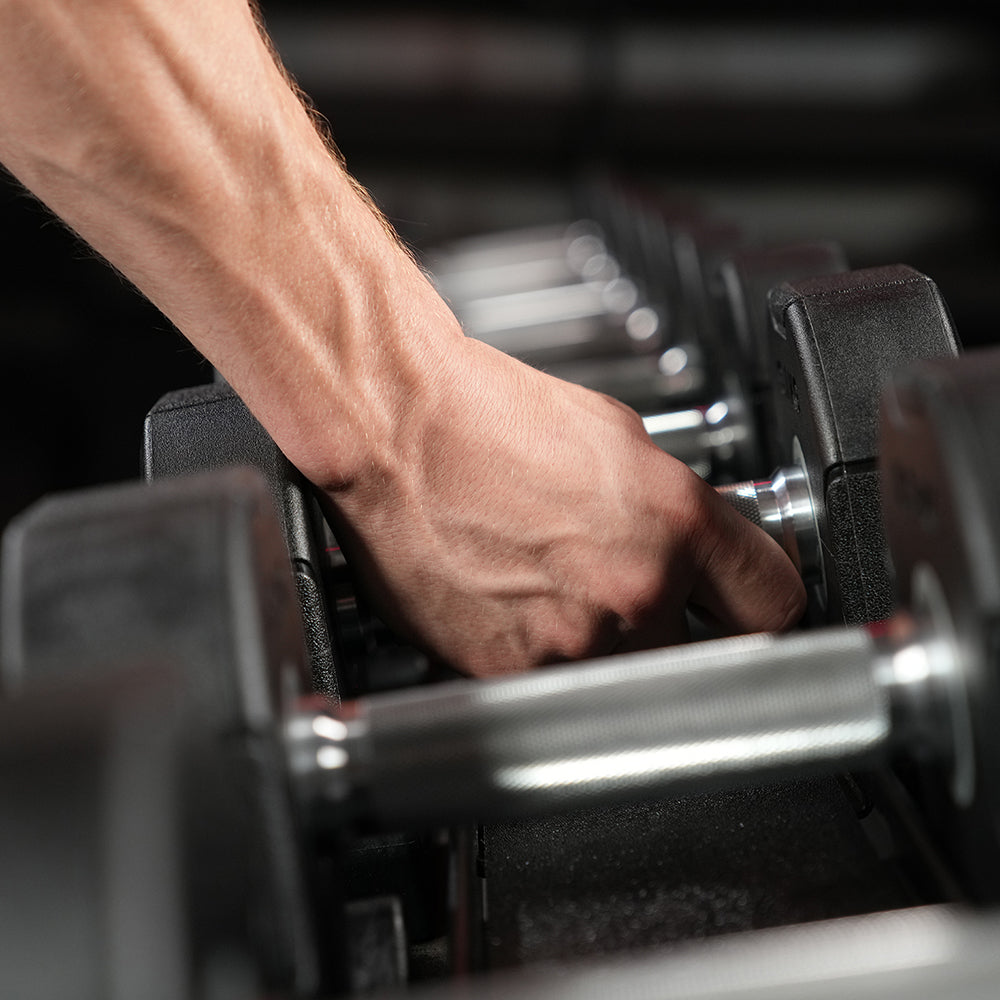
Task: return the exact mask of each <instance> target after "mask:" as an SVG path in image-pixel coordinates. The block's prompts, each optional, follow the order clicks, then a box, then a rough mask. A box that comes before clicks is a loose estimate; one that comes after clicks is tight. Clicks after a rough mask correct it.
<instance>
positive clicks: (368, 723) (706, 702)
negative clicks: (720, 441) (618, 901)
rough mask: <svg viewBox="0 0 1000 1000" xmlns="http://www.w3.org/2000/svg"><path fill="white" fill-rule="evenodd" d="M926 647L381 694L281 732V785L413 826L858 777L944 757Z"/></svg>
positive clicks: (624, 659)
mask: <svg viewBox="0 0 1000 1000" xmlns="http://www.w3.org/2000/svg"><path fill="white" fill-rule="evenodd" d="M937 649H938V647H937V646H935V645H934V644H933V643H928V642H926V641H925V640H923V639H921V638H919V637H917V636H916V633H915V629H914V627H913V626H911V625H910V623H909V620H908V619H900V620H899V621H898V622H896V623H895V625H894V626H893V628H890V629H886V628H884V627H872V628H854V629H845V628H836V629H826V630H819V631H815V632H809V633H803V634H799V635H792V636H785V637H776V636H771V635H755V636H744V637H739V638H734V639H722V640H716V641H712V642H705V643H699V644H695V645H688V646H681V647H675V648H671V649H665V650H657V651H652V652H643V653H634V654H627V655H622V656H616V657H611V658H608V659H604V660H595V661H592V662H590V663H587V664H577V665H572V666H567V667H559V668H553V669H550V670H545V671H540V672H536V673H533V674H530V675H526V676H519V677H516V678H511V679H505V680H498V681H489V682H483V681H468V682H455V683H451V684H448V685H446V686H441V687H431V688H423V689H416V690H409V691H405V692H399V693H394V694H390V695H379V696H377V697H372V698H369V699H362V700H359V701H356V702H354V703H351V704H347V705H345V706H344V708H343V710H342V712H341V713H340V714H339V715H338V717H336V718H333V717H331V716H329V715H328V714H326V713H325V712H320V713H318V714H314V713H311V712H310V711H308V710H307V711H305V712H303V713H302V714H300V715H299V716H297V717H296V718H294V719H292V720H291V722H290V724H289V730H288V731H289V747H290V753H291V761H292V771H293V774H295V775H296V776H297V780H298V783H299V788H300V789H301V791H302V793H303V795H304V797H305V798H306V799H308V800H309V801H311V802H313V803H315V802H317V801H319V802H325V803H327V804H330V803H333V804H335V807H336V810H337V814H338V815H340V816H341V817H342V816H343V815H344V814H345V809H347V808H348V803H352V804H353V807H354V808H355V809H360V810H361V811H362V812H363V813H366V814H370V815H372V816H374V817H377V818H378V820H379V821H380V822H383V823H397V822H400V823H410V822H423V821H430V820H433V821H434V822H441V821H444V820H447V819H455V818H487V817H495V816H509V815H522V814H531V813H538V812H549V811H553V810H560V809H566V808H572V807H574V806H579V805H583V804H587V805H592V804H598V803H601V802H606V801H615V800H620V799H624V798H634V797H642V796H644V795H647V794H652V793H654V792H661V793H662V792H663V791H664V790H669V791H678V792H684V793H687V792H692V791H702V790H707V789H711V788H716V787H719V786H723V785H727V784H735V783H739V782H742V781H745V780H748V779H750V778H752V779H753V780H754V781H761V780H768V779H772V778H777V777H781V776H792V775H796V776H797V775H802V774H810V773H816V772H824V771H825V772H829V771H830V770H833V769H841V768H843V769H850V768H856V767H868V766H871V765H873V764H874V763H876V762H878V761H882V760H885V759H886V757H887V755H888V754H889V752H890V751H891V749H892V748H893V746H894V744H895V742H897V740H915V739H919V741H920V743H921V745H922V746H923V747H924V749H925V750H926V749H930V750H931V752H936V753H937V754H938V756H939V758H940V757H941V756H947V754H948V753H949V752H950V750H949V742H948V732H947V726H946V725H941V724H940V722H939V719H938V714H939V713H938V706H940V704H941V702H942V697H941V695H940V692H938V691H937V690H930V688H929V687H928V685H932V684H934V683H935V681H934V679H935V678H937V679H940V678H941V677H942V676H944V675H946V674H947V672H948V670H949V669H950V667H949V666H948V665H947V663H945V664H944V667H943V668H942V663H940V662H938V663H935V664H933V665H931V664H930V662H929V658H930V657H931V656H932V655H933V656H938V655H939V653H938V651H937ZM917 688H919V690H917Z"/></svg>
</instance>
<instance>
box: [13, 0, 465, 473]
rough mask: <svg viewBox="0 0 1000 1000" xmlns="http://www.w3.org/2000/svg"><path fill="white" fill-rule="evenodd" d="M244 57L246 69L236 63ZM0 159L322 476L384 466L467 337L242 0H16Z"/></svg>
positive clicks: (285, 446) (288, 447)
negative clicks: (433, 380)
mask: <svg viewBox="0 0 1000 1000" xmlns="http://www.w3.org/2000/svg"><path fill="white" fill-rule="evenodd" d="M234 67H236V69H234ZM0 92H2V93H3V94H4V95H5V97H4V101H3V102H0V161H2V162H4V163H5V164H6V165H7V166H8V167H9V169H10V170H11V171H12V172H13V173H14V174H15V175H16V176H17V177H18V178H19V179H20V180H21V181H22V182H23V183H24V184H25V185H26V186H27V187H28V188H29V189H30V190H32V191H33V192H34V193H35V194H36V195H38V196H39V197H40V198H41V199H42V200H43V201H44V202H46V203H47V204H48V205H49V206H50V207H51V208H52V209H53V210H54V211H55V212H56V213H58V214H59V215H60V216H61V217H62V218H63V219H64V220H65V221H66V222H67V223H68V224H69V225H70V226H72V227H73V228H74V229H75V230H76V231H77V232H78V233H79V234H80V235H81V236H82V237H83V238H84V239H85V240H86V241H87V242H88V243H90V244H91V246H93V247H94V248H95V249H96V250H98V251H99V252H100V253H101V254H102V255H103V256H105V257H106V258H107V259H108V260H109V261H110V262H111V263H112V264H114V265H115V266H116V267H117V268H118V269H119V270H120V271H121V272H122V273H123V274H125V275H126V276H127V277H128V278H129V279H131V280H132V281H133V282H134V283H135V284H136V285H137V286H138V287H139V288H141V289H142V290H143V292H144V293H145V294H146V295H147V296H148V297H149V298H150V299H151V300H152V301H153V302H154V303H155V304H156V305H157V306H158V307H159V308H160V309H161V310H162V312H163V313H164V314H165V315H166V316H168V317H169V318H170V319H171V320H172V321H173V322H174V324H175V325H176V326H177V327H178V329H180V330H181V331H182V332H183V333H184V334H185V336H187V337H188V338H189V339H190V340H191V342H192V343H194V344H195V346H196V347H198V348H199V350H201V351H202V353H204V354H205V356H206V357H207V358H209V360H210V361H212V362H213V363H214V364H215V365H216V366H217V367H218V368H219V369H220V370H221V371H222V372H223V373H224V374H225V375H226V377H227V378H228V379H229V381H230V382H231V383H232V384H233V386H234V387H235V388H236V389H237V391H238V392H240V394H241V395H242V396H243V397H244V399H245V400H246V402H247V403H248V405H250V406H251V408H252V409H254V411H255V412H256V413H257V415H258V417H259V418H260V419H261V420H262V422H263V423H264V424H265V426H267V427H268V429H269V430H270V431H271V433H272V435H273V436H274V437H275V438H276V440H278V442H279V444H280V445H281V446H282V448H283V449H284V450H285V451H286V453H287V454H288V455H289V457H290V458H291V459H292V460H293V461H294V462H296V464H298V465H299V466H300V467H302V468H303V470H304V471H305V472H306V473H307V474H309V475H310V476H312V477H313V478H314V479H317V480H319V481H320V482H322V483H323V484H324V485H329V486H337V485H339V484H341V483H349V482H350V481H352V480H353V479H354V478H355V477H356V476H357V475H358V474H359V470H369V469H371V468H372V466H373V464H375V465H377V464H378V462H379V456H378V455H377V454H375V453H374V452H375V451H377V450H378V449H377V448H376V447H375V445H374V442H388V441H391V440H392V437H393V435H394V433H396V429H397V428H399V427H400V426H402V424H403V421H402V420H401V417H402V416H403V414H405V413H406V412H407V411H408V410H409V409H411V408H412V407H413V406H414V405H415V403H416V401H417V398H418V397H419V396H420V395H421V391H422V387H423V383H424V382H425V381H426V371H427V369H428V368H434V367H435V364H436V362H435V361H434V360H433V359H434V357H435V356H436V354H437V353H438V352H440V351H444V350H447V347H446V342H449V341H451V340H452V339H453V338H454V337H456V336H458V335H459V331H458V328H457V324H456V323H455V321H454V320H453V318H452V317H451V315H450V313H449V312H448V310H447V309H446V308H445V307H444V306H443V304H442V303H440V301H439V299H438V298H437V296H436V294H435V292H434V291H433V289H432V288H431V287H430V286H429V284H428V283H427V282H426V280H425V279H424V277H423V275H422V274H421V273H420V272H419V270H418V269H417V268H416V266H415V265H414V264H413V263H412V261H411V260H410V259H409V257H408V255H407V254H406V253H405V252H403V251H402V250H401V249H400V248H399V247H398V245H397V243H396V242H395V240H394V239H393V238H392V237H391V235H389V234H388V233H387V231H386V229H385V227H384V226H383V224H382V223H381V220H380V219H379V218H378V217H377V216H376V215H375V214H374V213H373V212H372V211H371V210H370V208H369V206H368V204H367V203H366V201H365V199H364V198H363V197H361V196H360V195H359V194H358V192H357V191H356V189H355V187H354V185H353V184H352V182H351V181H350V179H349V178H348V176H347V175H346V173H345V172H344V170H343V169H342V167H341V166H340V164H339V163H338V162H337V160H336V158H335V157H334V156H332V155H331V154H330V152H329V150H328V148H327V146H326V144H325V143H324V141H323V139H322V137H321V136H320V135H319V134H318V133H317V131H316V129H315V127H314V125H313V122H312V120H311V118H310V116H309V114H308V113H307V111H306V110H305V108H304V107H303V106H302V104H301V103H300V101H299V100H298V98H297V96H296V94H295V93H294V92H293V91H292V89H291V88H290V87H289V86H288V84H287V82H286V80H285V79H284V76H283V75H282V72H281V71H280V69H279V68H278V67H277V66H276V64H275V62H274V60H273V58H272V56H271V53H270V51H269V49H268V47H267V45H266V43H265V42H264V41H263V40H262V38H261V36H260V34H259V32H258V30H257V28H256V25H255V24H254V21H253V17H252V13H251V11H250V10H249V8H248V7H247V5H246V3H245V2H244V0H216V2H213V3H205V2H203V0H131V2H129V3H122V2H121V0H118V2H111V3H101V2H96V0H91V2H88V3H78V2H77V3H74V2H70V0H0Z"/></svg>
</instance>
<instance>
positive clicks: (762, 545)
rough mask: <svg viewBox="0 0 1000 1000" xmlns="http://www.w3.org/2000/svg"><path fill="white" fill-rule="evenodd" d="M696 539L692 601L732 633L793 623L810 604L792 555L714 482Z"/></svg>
mask: <svg viewBox="0 0 1000 1000" xmlns="http://www.w3.org/2000/svg"><path fill="white" fill-rule="evenodd" d="M706 489H707V491H708V492H709V493H711V494H712V496H711V497H707V496H706V501H705V502H706V508H707V509H706V513H707V516H706V517H705V518H704V520H703V522H702V524H701V526H700V527H701V528H702V529H703V530H701V531H699V532H698V534H697V537H696V538H694V539H693V540H692V542H693V552H692V557H693V569H694V577H693V580H692V588H691V596H690V601H691V604H692V605H693V606H694V608H695V609H696V610H697V611H698V612H699V613H702V612H703V613H704V614H705V616H706V617H707V618H708V620H709V621H711V622H713V623H716V624H718V625H719V626H721V627H722V628H723V629H724V630H726V631H729V632H732V633H746V632H780V631H784V630H786V629H789V628H791V627H792V626H793V625H794V624H795V623H796V622H797V621H798V620H799V619H800V618H801V617H802V614H803V612H804V611H805V606H806V591H805V586H804V585H803V583H802V578H801V577H800V576H799V573H798V571H797V570H796V568H795V566H794V564H793V563H792V561H791V559H789V558H788V556H787V555H786V554H785V552H784V551H783V550H782V548H781V546H780V545H778V543H777V542H776V541H774V539H773V538H771V537H770V536H769V535H768V534H767V533H766V532H764V531H762V530H761V529H760V528H758V527H757V526H756V525H754V524H751V523H750V522H749V521H748V520H746V519H745V518H744V517H741V516H740V515H739V514H738V513H737V512H736V511H735V510H733V509H732V507H730V505H729V504H728V503H726V502H725V501H724V500H723V499H722V498H721V497H719V496H717V495H716V494H715V491H714V490H712V489H711V488H710V487H706Z"/></svg>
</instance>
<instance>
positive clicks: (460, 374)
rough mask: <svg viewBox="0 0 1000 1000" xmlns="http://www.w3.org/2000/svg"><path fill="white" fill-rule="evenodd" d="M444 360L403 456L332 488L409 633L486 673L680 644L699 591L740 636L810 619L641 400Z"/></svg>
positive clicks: (533, 374) (385, 598)
mask: <svg viewBox="0 0 1000 1000" xmlns="http://www.w3.org/2000/svg"><path fill="white" fill-rule="evenodd" d="M435 373H436V374H435V378H434V380H433V382H432V384H431V385H430V386H429V387H428V391H427V392H426V394H425V395H423V394H419V393H418V394H417V395H416V397H415V398H414V401H413V409H412V413H411V415H410V417H409V418H408V419H407V420H405V421H404V423H403V425H402V426H401V427H400V429H399V433H398V434H397V435H396V444H397V451H396V453H395V454H396V457H395V460H394V461H392V462H391V463H390V467H387V468H382V469H379V470H374V469H373V470H372V475H371V476H361V477H359V479H358V480H357V481H355V482H354V483H352V484H351V485H350V486H349V487H347V488H342V489H338V490H335V491H334V492H332V493H331V494H330V495H331V499H332V502H333V505H334V507H335V510H336V511H337V512H338V515H339V518H340V523H341V525H342V531H346V537H347V539H348V540H349V544H348V548H349V549H351V550H353V555H354V564H355V565H356V566H360V567H361V569H362V576H363V579H364V582H365V584H366V586H367V588H368V590H369V591H370V593H371V594H372V595H374V596H375V597H376V599H377V601H378V604H379V606H380V608H381V610H382V611H383V613H384V614H385V615H386V617H387V619H388V620H389V621H390V622H391V623H392V624H394V625H395V626H396V627H397V628H399V629H400V630H401V631H403V632H404V633H405V634H408V635H410V636H412V637H415V638H417V639H418V640H419V641H421V642H422V643H424V644H425V645H427V646H429V648H431V649H432V650H433V651H435V652H436V653H438V655H440V656H443V657H444V658H445V659H446V660H447V661H449V662H450V663H451V664H452V665H453V666H455V667H457V668H459V669H461V670H464V671H467V672H469V673H473V674H478V675H486V674H496V673H505V672H509V671H516V670H523V669H525V668H528V667H532V666H535V665H538V664H545V663H552V662H557V661H562V660H572V659H577V658H581V657H585V656H594V655H601V654H605V653H611V652H617V651H622V650H630V649H639V648H646V647H650V646H654V645H664V644H668V643H672V642H678V641H682V640H684V639H685V638H686V636H687V626H686V619H685V609H686V607H687V606H688V604H689V602H690V603H691V604H693V605H694V606H695V607H696V608H698V609H701V610H703V611H704V612H705V613H707V615H708V616H710V617H711V619H712V620H713V621H714V622H717V623H718V624H720V625H721V626H722V627H723V628H724V629H727V630H730V631H733V632H749V631H762V630H778V629H784V628H787V627H789V626H791V625H792V624H794V623H795V622H796V621H797V620H798V618H799V616H800V615H801V613H802V610H803V607H804V601H805V594H804V588H803V586H802V582H801V580H800V579H799V577H798V575H797V573H796V571H795V569H794V567H793V566H792V564H791V562H790V561H789V560H788V558H787V556H786V555H785V554H784V553H783V552H782V551H781V549H780V548H779V547H778V545H777V544H776V543H774V542H773V541H772V540H771V539H770V538H768V537H767V536H766V535H765V534H764V533H763V532H762V531H760V530H759V529H757V528H755V527H754V526H752V525H750V524H749V523H748V522H747V521H745V520H744V519H743V518H741V517H740V516H739V515H738V514H736V513H735V512H734V511H733V510H732V509H731V508H730V507H729V505H728V504H726V503H724V502H723V501H721V500H720V499H719V498H718V496H716V494H715V491H714V490H712V489H711V488H710V487H708V486H707V485H706V484H705V483H704V482H703V481H702V480H701V479H699V478H698V477H697V476H696V475H695V474H694V473H693V472H691V471H690V470H689V469H688V468H687V467H686V466H684V465H682V464H681V463H679V462H677V461H675V460H674V459H671V458H669V457H668V456H666V455H664V454H663V453H662V452H661V451H660V450H659V449H658V448H656V447H655V446H654V445H653V444H652V443H651V442H650V440H649V437H648V435H647V434H646V432H645V430H644V429H643V427H642V424H641V421H640V420H639V418H638V417H637V416H636V414H635V413H633V412H632V411H630V410H629V409H628V408H626V407H624V406H622V405H621V404H619V403H616V402H614V401H612V400H610V399H608V398H606V397H604V396H601V395H598V394H596V393H592V392H590V391H588V390H585V389H581V388H580V387H578V386H574V385H570V384H567V383H564V382H560V381H558V380H556V379H553V378H550V377H549V376H546V375H544V374H542V373H540V372H537V371H534V370H532V369H529V368H526V367H524V366H523V365H521V364H519V363H518V362H516V361H513V360H512V359H510V358H508V357H506V356H505V355H502V354H499V353H498V352H496V351H494V350H493V349H492V348H490V347H487V346H486V345H483V344H480V343H478V342H476V341H471V340H466V341H461V340H459V341H453V342H452V343H451V345H450V353H449V356H447V357H444V358H441V359H440V362H439V366H436V368H435ZM317 478H318V479H320V480H321V479H322V477H321V476H319V477H317Z"/></svg>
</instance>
